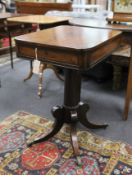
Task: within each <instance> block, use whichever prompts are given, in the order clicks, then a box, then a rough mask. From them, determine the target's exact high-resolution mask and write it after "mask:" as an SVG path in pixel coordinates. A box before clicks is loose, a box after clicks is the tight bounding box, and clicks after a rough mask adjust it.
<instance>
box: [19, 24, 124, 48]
mask: <svg viewBox="0 0 132 175" xmlns="http://www.w3.org/2000/svg"><path fill="white" fill-rule="evenodd" d="M119 34H121V32H120V31H111V30H105V29H104V30H100V29H91V28H86V27H77V26H58V27H55V28H51V29H47V30H42V31H38V32H36V33H30V34H26V35H22V36H18V37H17V38H16V40H17V41H18V40H19V41H23V42H27V43H32V44H33V43H34V44H38V45H42V46H47V47H59V48H65V49H66V50H71V49H73V50H81V51H84V50H90V49H94V48H96V47H99V45H102V44H105V42H108V40H112V39H113V38H115V37H117V36H118V35H119Z"/></svg>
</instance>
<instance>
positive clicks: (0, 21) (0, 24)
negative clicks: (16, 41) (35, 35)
mask: <svg viewBox="0 0 132 175" xmlns="http://www.w3.org/2000/svg"><path fill="white" fill-rule="evenodd" d="M14 16H20V15H19V14H13V13H6V12H5V13H1V14H0V39H2V38H9V51H10V60H11V67H12V68H13V44H12V38H13V37H15V36H18V35H20V34H24V33H27V32H29V31H32V26H31V24H25V23H22V24H18V23H8V22H7V18H11V17H14Z"/></svg>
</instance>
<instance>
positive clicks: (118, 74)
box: [113, 65, 122, 90]
mask: <svg viewBox="0 0 132 175" xmlns="http://www.w3.org/2000/svg"><path fill="white" fill-rule="evenodd" d="M121 78H122V67H121V66H117V65H113V90H118V89H119V88H120V85H121Z"/></svg>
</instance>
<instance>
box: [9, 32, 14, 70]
mask: <svg viewBox="0 0 132 175" xmlns="http://www.w3.org/2000/svg"><path fill="white" fill-rule="evenodd" d="M8 36H9V45H10V60H11V68H12V69H13V68H14V65H13V48H12V39H11V35H10V33H9V35H8Z"/></svg>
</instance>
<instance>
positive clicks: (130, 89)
mask: <svg viewBox="0 0 132 175" xmlns="http://www.w3.org/2000/svg"><path fill="white" fill-rule="evenodd" d="M129 19H130V18H129ZM125 20H126V19H125ZM70 24H71V25H76V26H85V27H91V28H99V29H112V30H121V31H122V32H123V35H122V43H127V44H129V45H130V47H131V48H132V26H129V25H126V24H123V23H122V24H121V23H114V24H113V23H112V24H109V23H108V21H106V20H97V19H89V20H87V19H82V18H81V19H79V18H78V19H77V18H72V19H70ZM131 97H132V49H131V52H130V64H129V73H128V82H127V90H126V99H125V107H124V114H123V119H124V120H127V118H128V112H129V106H130V100H131Z"/></svg>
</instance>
